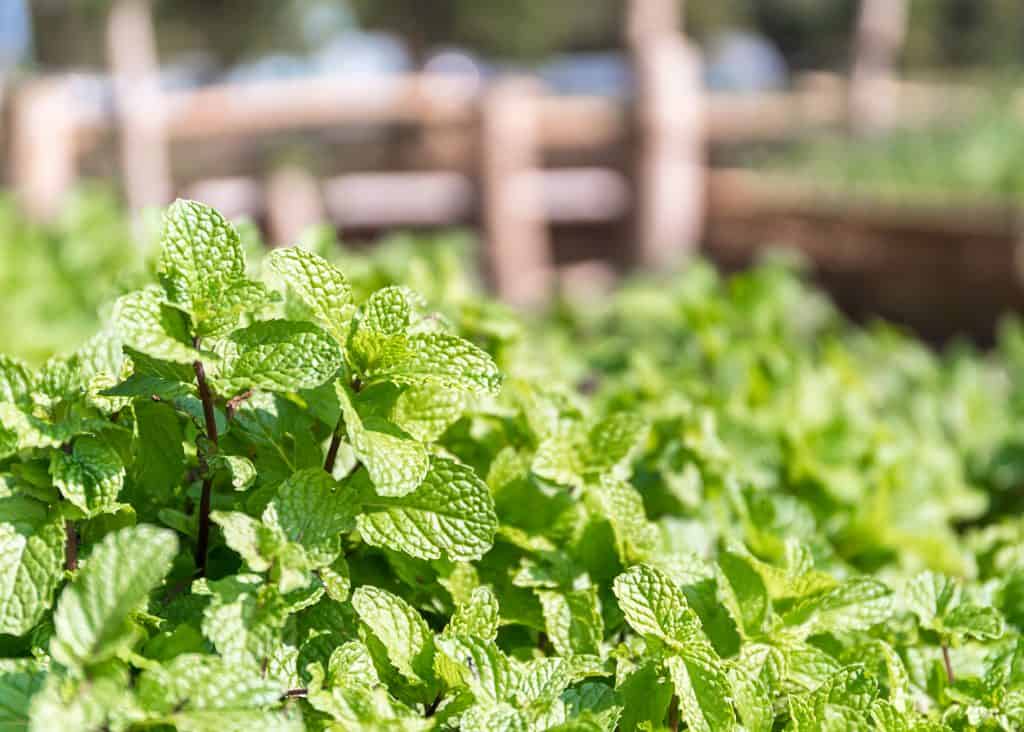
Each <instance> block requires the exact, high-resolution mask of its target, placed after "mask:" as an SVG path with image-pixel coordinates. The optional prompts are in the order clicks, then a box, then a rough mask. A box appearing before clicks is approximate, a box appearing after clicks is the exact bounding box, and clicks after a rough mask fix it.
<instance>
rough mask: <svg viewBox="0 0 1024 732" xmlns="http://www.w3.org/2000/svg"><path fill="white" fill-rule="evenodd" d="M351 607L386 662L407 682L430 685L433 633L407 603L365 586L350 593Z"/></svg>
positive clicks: (432, 674) (387, 593) (389, 594)
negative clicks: (369, 633) (378, 647)
mask: <svg viewBox="0 0 1024 732" xmlns="http://www.w3.org/2000/svg"><path fill="white" fill-rule="evenodd" d="M352 607H353V608H355V611H356V613H357V614H358V615H359V619H360V620H361V621H362V622H363V623H365V624H366V626H367V627H368V628H369V629H370V631H371V632H372V633H373V634H374V636H376V638H377V640H379V641H380V642H381V643H382V644H383V645H384V648H385V649H386V650H387V654H388V660H389V661H391V664H392V665H393V666H394V667H395V668H396V669H398V671H399V673H401V674H402V676H404V677H405V679H406V680H407V681H409V682H410V683H413V684H431V683H433V679H434V671H433V666H434V641H433V634H432V633H431V632H430V628H429V627H428V626H427V623H426V621H425V620H423V618H422V617H421V616H420V614H419V613H418V612H416V610H415V609H413V608H412V606H410V605H409V603H407V602H406V601H405V600H403V599H402V598H400V597H398V596H397V595H393V594H391V593H390V592H387V591H386V590H382V589H380V588H377V587H372V586H368V585H367V586H363V587H359V588H358V589H356V591H355V592H354V593H352Z"/></svg>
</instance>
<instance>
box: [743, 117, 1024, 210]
mask: <svg viewBox="0 0 1024 732" xmlns="http://www.w3.org/2000/svg"><path fill="white" fill-rule="evenodd" d="M761 164H762V165H763V166H764V167H767V168H769V169H772V170H780V171H785V172H787V173H795V174H798V175H800V176H801V177H803V178H806V179H808V180H812V181H814V182H816V183H821V182H823V183H825V184H831V185H834V186H835V187H837V188H839V189H843V190H850V191H854V192H857V193H867V194H882V195H887V196H905V197H909V198H918V199H925V200H926V199H927V198H929V197H931V198H935V197H939V196H951V195H960V196H963V195H964V194H966V195H969V196H971V197H978V198H989V199H996V200H999V199H1003V200H1008V201H1014V200H1019V199H1020V198H1021V197H1024V124H1022V123H1021V121H1020V120H1019V119H1018V118H1017V116H1016V115H1015V114H1012V113H1011V112H1010V111H1009V110H1007V109H1002V110H999V111H997V112H991V113H987V114H984V115H982V116H980V117H979V118H978V119H976V120H973V121H971V122H967V123H964V124H963V125H961V126H957V127H946V128H933V129H926V130H904V131H898V132H893V133H890V134H889V135H887V136H885V137H883V138H879V139H864V140H856V139H851V138H846V137H833V138H824V139H819V140H816V141H813V142H809V143H804V144H802V145H801V146H800V147H798V148H797V149H795V150H794V151H792V152H791V153H789V154H787V155H784V156H776V157H774V158H771V157H770V158H768V160H767V161H762V163H761Z"/></svg>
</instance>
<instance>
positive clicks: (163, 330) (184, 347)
mask: <svg viewBox="0 0 1024 732" xmlns="http://www.w3.org/2000/svg"><path fill="white" fill-rule="evenodd" d="M112 317H113V320H114V326H115V329H116V331H117V335H118V337H119V338H120V339H121V342H122V343H123V344H124V345H125V346H129V347H131V348H132V349H134V350H136V351H138V352H139V353H142V354H144V355H146V356H149V357H151V358H155V359H160V360H162V361H170V362H172V363H180V364H191V363H193V362H195V361H197V360H199V358H200V353H199V352H198V351H197V350H196V349H195V348H193V347H192V345H191V341H190V340H189V334H188V326H187V324H186V322H185V316H184V315H183V314H182V313H181V312H180V311H178V310H175V309H174V308H172V307H169V306H167V305H165V304H164V303H163V301H162V294H161V292H160V288H158V287H147V288H146V289H144V290H139V291H137V292H132V293H129V294H128V295H125V296H123V297H122V298H120V299H119V300H118V301H117V302H116V303H114V313H113V316H112Z"/></svg>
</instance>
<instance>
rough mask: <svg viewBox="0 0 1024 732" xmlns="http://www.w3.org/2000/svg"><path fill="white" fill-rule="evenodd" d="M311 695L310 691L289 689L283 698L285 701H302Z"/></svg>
mask: <svg viewBox="0 0 1024 732" xmlns="http://www.w3.org/2000/svg"><path fill="white" fill-rule="evenodd" d="M308 693H309V689H288V691H286V692H285V693H284V694H283V695H282V696H283V697H284V698H285V699H302V698H303V697H305V696H306V695H307V694H308Z"/></svg>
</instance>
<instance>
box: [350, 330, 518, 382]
mask: <svg viewBox="0 0 1024 732" xmlns="http://www.w3.org/2000/svg"><path fill="white" fill-rule="evenodd" d="M370 343H371V344H372V345H373V351H372V354H371V356H372V357H371V358H370V359H368V360H367V361H366V363H365V366H364V369H363V372H364V373H363V376H364V377H365V379H366V381H367V383H375V382H379V381H390V382H392V383H395V384H404V385H408V386H421V385H434V386H439V387H444V388H448V389H458V390H462V391H466V392H471V393H476V394H493V393H496V392H497V391H498V388H499V387H500V386H501V375H500V373H499V372H498V367H497V366H496V365H495V363H494V361H493V359H491V357H490V356H489V355H488V354H487V353H486V352H485V351H483V350H481V349H480V348H478V347H477V346H474V345H473V344H472V343H470V342H469V341H467V340H464V339H462V338H459V337H457V336H453V335H448V334H445V333H418V334H414V335H411V336H408V337H405V336H378V337H377V338H376V339H375V340H372V341H370Z"/></svg>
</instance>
